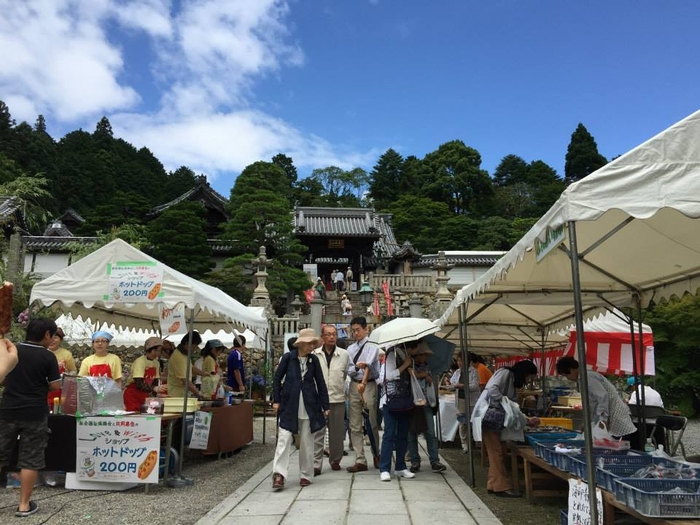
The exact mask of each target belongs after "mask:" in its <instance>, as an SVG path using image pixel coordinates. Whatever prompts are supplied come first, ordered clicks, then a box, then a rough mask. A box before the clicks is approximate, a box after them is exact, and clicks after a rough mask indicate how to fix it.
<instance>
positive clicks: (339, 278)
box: [335, 271, 345, 292]
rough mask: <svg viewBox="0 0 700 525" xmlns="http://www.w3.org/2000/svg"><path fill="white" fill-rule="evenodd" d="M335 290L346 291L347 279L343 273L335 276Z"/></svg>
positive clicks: (339, 272)
mask: <svg viewBox="0 0 700 525" xmlns="http://www.w3.org/2000/svg"><path fill="white" fill-rule="evenodd" d="M335 289H336V291H338V292H342V291H343V290H345V277H344V276H343V272H341V271H338V273H336V274H335Z"/></svg>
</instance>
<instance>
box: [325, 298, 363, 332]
mask: <svg viewBox="0 0 700 525" xmlns="http://www.w3.org/2000/svg"><path fill="white" fill-rule="evenodd" d="M343 294H346V295H347V296H348V299H350V303H352V315H343V312H342V310H341V309H340V301H341V297H342V296H343ZM323 308H324V314H323V322H324V323H332V324H343V323H349V322H350V319H352V318H353V317H357V316H359V315H364V311H365V308H363V306H362V303H361V302H360V294H359V293H357V292H333V291H331V292H326V300H325V301H323Z"/></svg>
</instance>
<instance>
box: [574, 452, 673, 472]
mask: <svg viewBox="0 0 700 525" xmlns="http://www.w3.org/2000/svg"><path fill="white" fill-rule="evenodd" d="M612 452H613V453H611V451H610V449H601V448H594V449H593V453H594V458H595V459H594V462H595V464H596V467H599V466H600V463H601V462H602V463H603V465H604V468H607V467H609V466H616V467H621V466H628V467H636V469H635V470H639V469H640V468H642V467H644V466H646V465H649V464H650V463H652V462H653V461H652V460H653V458H652V457H651V456H650V455H649V454H637V453H632V454H617V452H619V451H617V450H613V451H612ZM659 459H660V458H659ZM663 461H666V462H670V463H674V464H675V463H677V462H675V461H669V460H663ZM586 464H587V463H586V456H584V455H581V456H575V457H573V458H571V465H570V466H571V470H569V472H571V473H572V474H573V475H574V476H577V477H579V478H581V479H585V478H587V475H586ZM632 472H634V471H632Z"/></svg>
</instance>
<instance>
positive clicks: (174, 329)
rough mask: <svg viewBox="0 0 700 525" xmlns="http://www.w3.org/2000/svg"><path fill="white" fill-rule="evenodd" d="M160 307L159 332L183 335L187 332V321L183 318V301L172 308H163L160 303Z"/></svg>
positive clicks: (164, 334) (165, 334)
mask: <svg viewBox="0 0 700 525" xmlns="http://www.w3.org/2000/svg"><path fill="white" fill-rule="evenodd" d="M159 308H160V315H159V318H160V333H161V334H163V336H164V337H165V336H167V335H184V334H186V333H187V322H186V320H185V303H179V304H177V305H175V307H174V308H165V307H164V306H163V305H162V304H161V305H159Z"/></svg>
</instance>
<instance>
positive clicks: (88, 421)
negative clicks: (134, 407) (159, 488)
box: [75, 416, 160, 483]
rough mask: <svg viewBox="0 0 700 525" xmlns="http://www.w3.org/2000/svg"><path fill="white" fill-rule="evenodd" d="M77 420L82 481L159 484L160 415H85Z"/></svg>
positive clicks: (77, 466)
mask: <svg viewBox="0 0 700 525" xmlns="http://www.w3.org/2000/svg"><path fill="white" fill-rule="evenodd" d="M76 422H77V427H78V429H77V441H78V443H77V454H76V462H77V464H76V469H75V472H76V476H77V478H78V480H80V481H101V482H112V483H158V455H159V452H160V418H159V417H152V416H134V417H85V418H80V419H77V420H76Z"/></svg>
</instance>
